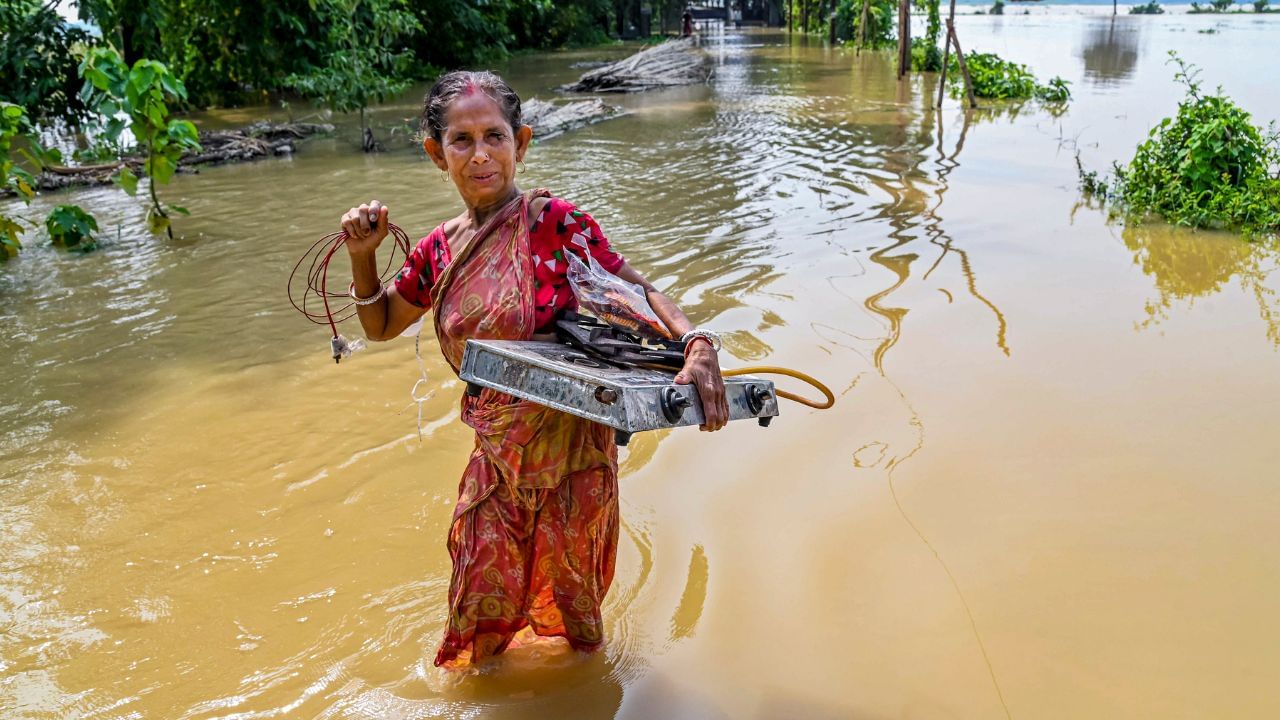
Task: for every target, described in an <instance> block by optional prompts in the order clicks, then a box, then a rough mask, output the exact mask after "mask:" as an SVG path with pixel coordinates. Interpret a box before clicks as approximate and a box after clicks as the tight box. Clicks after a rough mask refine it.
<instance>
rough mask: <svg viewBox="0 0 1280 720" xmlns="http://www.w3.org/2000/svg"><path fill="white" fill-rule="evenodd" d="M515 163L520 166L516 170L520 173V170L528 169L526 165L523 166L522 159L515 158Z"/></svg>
mask: <svg viewBox="0 0 1280 720" xmlns="http://www.w3.org/2000/svg"><path fill="white" fill-rule="evenodd" d="M516 165H519V166H520V169H519V170H517V171H516V172H521V173H522V172H524V171H525V170H528V169H529V168H527V167H525V166H524V161H523V160H517V161H516Z"/></svg>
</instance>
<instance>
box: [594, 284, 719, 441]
mask: <svg viewBox="0 0 1280 720" xmlns="http://www.w3.org/2000/svg"><path fill="white" fill-rule="evenodd" d="M614 274H615V275H617V276H618V277H620V278H622V279H623V280H626V281H627V282H632V283H635V284H637V285H639V286H641V287H643V288H644V289H645V296H646V297H647V298H648V300H649V305H650V307H652V308H653V312H654V314H656V315H657V316H658V319H659V320H661V321H662V324H663V325H666V326H667V329H668V330H670V331H671V334H672V335H674V336H675V337H677V338H679V337H680V336H681V335H684V334H685V333H687V332H689V331H690V330H693V329H694V327H693V323H691V322H689V318H687V317H685V314H684V313H683V312H681V311H680V308H678V307H676V304H675V303H674V302H672V301H671V298H669V297H667V296H666V295H663V294H662V293H661V292H659V291H658V289H657V288H655V287H654V286H653V284H652V283H650V282H649V281H648V280H646V279H645V277H644V276H643V275H641V274H640V273H638V272H636V270H635V268H633V267H631V266H630V265H629V264H626V263H623V265H622V267H621V268H619V269H618V271H617V272H615V273H614ZM689 342H690V343H692V346H691V347H690V348H689V350H688V352H686V353H685V361H684V367H683V368H681V370H680V372H679V373H678V374H677V375H676V383H678V384H680V385H686V384H688V383H693V386H694V387H695V388H697V390H698V399H699V400H701V401H702V414H703V416H704V418H705V419H706V422H705V423H703V425H702V428H701V429H703V430H709V431H714V430H719V429H720V428H722V427H724V426H725V423H727V422H729V404H728V403H727V402H726V401H725V397H724V379H723V378H721V377H720V359H719V358H718V357H716V351H715V350H714V349H713V348H712V347H711V342H710V341H708V340H707V339H706V338H693V339H691V340H690V341H689Z"/></svg>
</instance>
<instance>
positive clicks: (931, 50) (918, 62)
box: [911, 38, 942, 72]
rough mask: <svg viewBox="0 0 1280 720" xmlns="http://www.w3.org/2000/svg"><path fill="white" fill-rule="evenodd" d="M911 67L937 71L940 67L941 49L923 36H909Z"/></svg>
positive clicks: (925, 70) (922, 70) (924, 70)
mask: <svg viewBox="0 0 1280 720" xmlns="http://www.w3.org/2000/svg"><path fill="white" fill-rule="evenodd" d="M911 69H912V70H913V71H915V72H938V71H939V70H941V69H942V49H941V48H939V47H938V44H937V43H931V42H929V41H928V40H927V39H925V38H911Z"/></svg>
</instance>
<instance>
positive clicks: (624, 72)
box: [560, 39, 711, 92]
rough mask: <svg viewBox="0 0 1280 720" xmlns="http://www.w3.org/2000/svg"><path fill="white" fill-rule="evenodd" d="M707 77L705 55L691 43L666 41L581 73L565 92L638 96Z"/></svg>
mask: <svg viewBox="0 0 1280 720" xmlns="http://www.w3.org/2000/svg"><path fill="white" fill-rule="evenodd" d="M710 77H711V63H710V62H709V61H708V58H707V54H706V53H705V52H703V51H702V49H701V48H699V47H698V46H697V45H696V44H694V41H693V40H692V39H680V40H668V41H667V42H665V43H662V44H661V45H658V46H657V47H652V48H649V49H647V50H642V51H640V52H638V53H636V54H635V55H632V56H631V57H629V58H627V59H625V60H620V61H618V62H616V63H613V64H610V65H605V66H604V67H600V68H596V69H595V70H591V71H590V72H587V73H584V74H583V75H582V77H580V78H578V82H576V83H573V84H572V85H564V86H562V87H561V88H560V90H563V91H566V92H641V91H644V90H649V89H651V88H659V87H672V86H676V85H692V84H695V83H701V82H706V81H707V80H708V79H709V78H710Z"/></svg>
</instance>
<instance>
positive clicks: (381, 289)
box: [347, 282, 387, 305]
mask: <svg viewBox="0 0 1280 720" xmlns="http://www.w3.org/2000/svg"><path fill="white" fill-rule="evenodd" d="M347 294H348V295H350V296H351V299H352V300H354V301H355V303H356V304H357V305H372V304H374V303H376V302H378V301H379V300H381V299H382V296H383V295H386V294H387V286H386V285H384V284H382V283H378V292H376V293H374V294H372V295H370V296H369V297H367V298H362V297H356V284H355V283H354V282H352V283H351V289H350V290H348V291H347Z"/></svg>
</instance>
